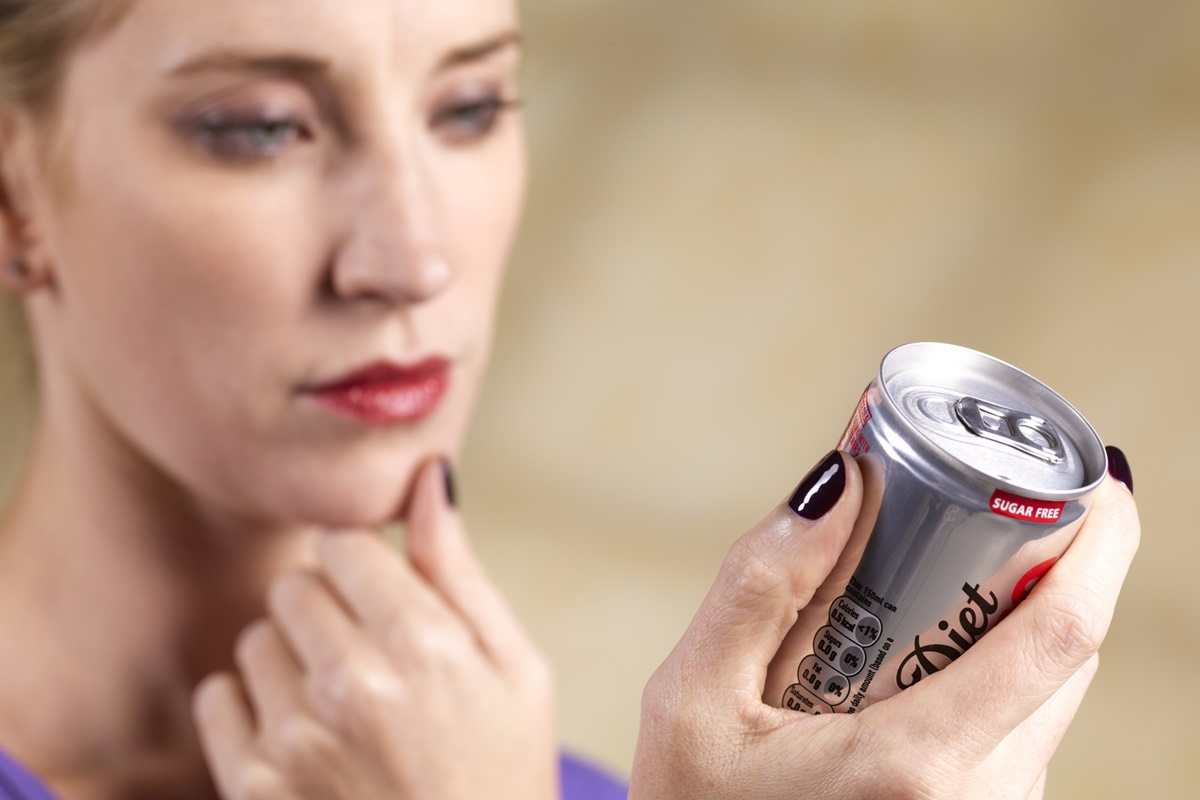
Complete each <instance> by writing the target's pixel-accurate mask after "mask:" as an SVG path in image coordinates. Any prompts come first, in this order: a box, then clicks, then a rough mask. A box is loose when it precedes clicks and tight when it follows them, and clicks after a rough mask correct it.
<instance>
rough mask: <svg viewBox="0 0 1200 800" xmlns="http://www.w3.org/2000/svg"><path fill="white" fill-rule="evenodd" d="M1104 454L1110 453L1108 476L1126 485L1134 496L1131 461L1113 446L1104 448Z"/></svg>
mask: <svg viewBox="0 0 1200 800" xmlns="http://www.w3.org/2000/svg"><path fill="white" fill-rule="evenodd" d="M1104 452H1106V453H1108V474H1109V475H1112V476H1113V477H1114V478H1116V479H1117V480H1119V481H1120V482H1121V483H1123V484H1125V488H1126V489H1128V490H1129V493H1130V494H1133V470H1131V469H1130V468H1129V459H1128V458H1126V457H1125V454H1124V453H1122V452H1121V450H1120V449H1119V448H1116V447H1113V446H1112V445H1109V446H1108V447H1106V448H1104Z"/></svg>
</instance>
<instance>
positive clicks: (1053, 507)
mask: <svg viewBox="0 0 1200 800" xmlns="http://www.w3.org/2000/svg"><path fill="white" fill-rule="evenodd" d="M1065 505H1066V503H1065V502H1062V501H1060V502H1057V503H1056V502H1052V501H1050V500H1034V499H1032V498H1029V497H1021V496H1020V495H1015V494H1009V493H1008V492H1002V491H1000V490H999V489H997V490H996V491H995V492H993V493H992V501H991V502H990V503H989V504H988V508H990V509H991V510H992V513H994V514H1002V515H1003V516H1006V517H1012V518H1013V519H1019V520H1022V521H1023V522H1040V523H1041V524H1043V525H1053V524H1055V523H1056V522H1058V520H1059V518H1061V517H1062V510H1063V506H1065Z"/></svg>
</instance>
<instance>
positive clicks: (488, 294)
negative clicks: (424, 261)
mask: <svg viewBox="0 0 1200 800" xmlns="http://www.w3.org/2000/svg"><path fill="white" fill-rule="evenodd" d="M519 131H520V128H519V126H516V125H514V126H513V132H512V133H510V134H509V135H507V136H506V137H505V138H504V139H503V140H501V141H500V142H499V143H498V145H499V146H497V147H496V148H495V149H494V150H493V151H492V152H490V153H489V154H488V158H487V159H484V160H481V161H470V160H464V161H463V162H461V163H455V164H453V165H452V167H450V168H449V169H447V170H446V173H445V174H444V175H443V181H442V183H443V186H448V187H451V188H450V189H449V190H448V191H445V192H443V202H444V204H445V206H446V208H447V210H446V212H445V213H444V218H445V219H446V226H447V247H448V249H449V250H450V253H449V255H450V258H451V262H452V263H454V264H457V265H459V266H458V272H459V275H458V281H459V282H460V283H461V284H462V290H463V292H464V294H466V295H468V299H467V300H466V301H465V302H463V303H462V314H463V315H464V318H463V319H461V320H459V321H460V322H461V323H462V324H463V325H464V326H465V327H466V328H467V329H469V330H474V329H478V328H480V327H481V326H482V327H483V330H482V332H481V334H482V336H483V338H484V340H485V343H486V341H487V339H489V338H490V323H491V319H492V313H493V306H494V304H495V302H496V300H497V299H498V297H499V292H500V282H501V280H502V278H503V275H504V269H505V266H506V264H507V262H508V254H509V250H510V248H511V246H512V242H513V238H514V236H515V234H516V230H517V225H518V223H519V221H520V217H521V212H522V210H523V207H524V200H525V189H526V166H525V150H524V139H523V137H522V136H521V135H519Z"/></svg>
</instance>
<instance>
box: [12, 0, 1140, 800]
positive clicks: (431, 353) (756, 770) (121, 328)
mask: <svg viewBox="0 0 1200 800" xmlns="http://www.w3.org/2000/svg"><path fill="white" fill-rule="evenodd" d="M0 9H2V10H0V30H2V31H3V33H0V74H2V76H3V77H2V81H3V85H2V86H0V92H2V93H3V101H4V104H3V124H2V126H0V136H2V139H0V180H2V182H3V195H2V196H3V219H2V222H3V225H2V236H0V246H2V248H3V249H2V250H0V263H6V264H7V265H8V266H7V268H6V269H5V270H4V276H3V284H4V286H5V288H6V289H7V290H9V291H10V292H12V293H14V294H15V295H17V296H19V297H20V298H21V302H22V304H23V305H24V308H25V311H26V314H27V317H28V322H29V328H30V332H31V338H32V341H33V343H34V351H35V357H36V363H37V371H38V388H39V418H38V424H37V431H36V435H35V440H34V444H33V447H32V451H31V455H30V458H29V462H28V464H27V468H26V470H25V473H24V477H23V481H22V483H21V485H20V487H19V489H18V491H17V493H16V495H15V497H14V499H13V502H12V503H11V506H10V508H9V509H8V510H7V514H6V516H5V518H4V521H3V525H2V530H0V642H4V643H5V646H4V648H3V649H2V650H0V675H2V676H3V683H2V688H0V744H2V745H3V747H4V748H5V749H6V750H7V752H8V753H9V754H10V756H11V758H10V759H8V760H7V761H6V762H5V763H7V764H8V766H7V767H6V769H7V772H5V773H4V774H7V775H8V776H9V777H8V781H9V783H8V791H10V792H14V791H18V790H17V789H13V788H12V787H13V786H15V785H16V784H15V781H16V780H17V778H16V777H14V776H17V775H18V774H21V775H22V776H23V777H21V779H20V780H21V781H23V787H24V788H23V789H21V791H25V792H28V793H31V794H30V796H44V795H38V794H37V792H39V791H43V789H40V788H36V787H34V786H33V782H32V779H31V778H30V777H29V776H28V775H27V774H24V773H26V772H32V773H35V774H36V775H37V776H38V779H39V781H40V782H41V783H43V784H44V785H45V787H48V789H49V790H50V791H53V792H54V793H55V795H57V796H59V797H62V798H115V797H126V798H127V797H172V798H183V797H211V796H213V795H214V792H219V794H220V795H221V796H224V797H227V798H258V797H270V798H315V797H321V798H371V797H405V798H410V797H411V798H416V797H437V798H457V797H472V798H474V797H481V796H486V797H491V798H507V797H513V798H517V797H520V798H550V797H555V796H557V794H558V788H557V786H556V785H555V784H556V772H557V771H558V758H557V756H556V752H555V744H554V723H553V699H552V692H551V680H550V677H549V670H548V669H547V667H546V665H545V663H544V661H543V660H542V658H541V656H540V655H539V654H538V653H537V651H536V649H535V648H534V647H533V646H532V645H531V643H530V642H529V640H528V639H527V637H526V636H525V634H524V633H523V632H522V630H521V628H520V625H519V624H518V623H517V621H516V620H515V619H514V618H513V616H512V614H511V612H510V611H509V610H508V609H507V607H506V606H505V604H504V602H503V600H502V598H500V597H499V596H498V595H497V593H496V591H495V589H494V588H492V586H491V585H490V584H489V583H488V581H487V579H486V577H485V576H484V574H483V570H482V569H481V568H480V566H479V564H478V562H477V561H476V560H475V558H474V557H473V555H472V553H471V550H470V547H469V545H468V544H467V540H466V538H465V536H464V534H463V531H462V529H461V525H460V520H459V518H458V516H457V514H456V512H455V509H454V493H453V483H452V478H451V473H452V468H451V465H452V463H453V461H454V458H455V455H456V453H457V452H458V450H459V448H460V446H461V444H462V436H463V432H464V430H465V427H466V423H467V420H468V417H469V414H470V410H471V406H472V403H473V401H474V398H475V394H476V391H477V388H478V385H479V381H480V378H481V375H482V370H483V367H484V362H485V361H486V357H487V351H488V345H489V337H490V328H491V319H492V314H493V308H494V302H495V299H496V295H497V287H498V282H499V279H500V275H501V271H502V268H503V263H504V259H505V254H506V251H507V248H508V245H509V242H510V240H511V237H512V233H513V229H514V226H515V224H516V220H517V217H518V212H519V208H520V205H521V200H522V195H523V190H524V151H523V143H522V135H521V125H520V119H519V117H518V116H517V115H516V114H515V113H513V112H514V109H515V108H516V106H517V102H518V98H517V94H516V91H517V86H516V68H517V62H518V58H519V50H520V39H519V36H518V32H517V30H518V29H517V19H516V12H515V8H514V7H513V3H512V0H439V2H437V3H425V2H419V0H358V1H357V2H354V3H342V2H330V0H288V2H282V0H253V1H252V2H247V0H206V2H204V3H188V2H180V1H179V0H123V1H121V2H118V1H117V0H53V1H51V0H23V1H18V0H6V2H4V3H3V5H2V6H0ZM831 458H835V459H837V460H838V463H840V464H844V466H845V481H844V482H843V483H842V484H841V485H840V486H841V488H840V489H839V491H838V492H837V493H836V494H832V493H827V494H826V495H825V496H824V497H823V500H824V502H823V504H822V506H821V511H822V512H823V513H822V514H820V515H814V516H815V517H816V518H815V519H808V518H804V517H800V516H798V515H796V514H794V513H792V512H791V511H790V510H789V509H787V508H786V507H784V506H781V507H780V508H778V509H776V510H775V511H774V512H772V514H770V515H769V516H768V517H767V518H766V520H764V522H763V523H762V524H761V525H760V526H758V527H757V528H756V529H755V530H753V531H751V532H750V533H749V534H747V536H746V537H744V538H743V539H742V540H741V541H740V543H739V545H737V546H735V548H734V549H733V551H731V554H730V558H729V559H728V561H727V562H726V564H725V566H724V568H723V569H722V572H721V576H720V578H719V579H718V582H717V584H716V586H715V587H714V590H713V592H712V594H711V595H710V597H709V598H708V599H707V600H706V602H705V605H704V607H703V608H702V609H701V612H700V613H699V614H698V615H697V618H696V621H695V623H694V624H693V627H692V629H691V630H689V632H688V634H687V635H686V636H685V638H684V640H683V641H682V642H681V643H680V645H679V647H677V648H676V651H675V652H674V653H673V654H672V656H671V658H670V659H669V660H668V661H667V663H666V664H665V665H664V666H663V668H662V669H661V670H660V671H659V673H658V674H657V675H656V676H655V678H654V679H653V680H652V682H651V685H650V687H649V688H648V689H647V693H646V700H645V711H646V713H645V715H644V721H643V726H642V734H641V738H640V740H639V750H638V758H637V762H636V764H635V769H634V778H633V782H634V785H633V787H632V789H631V796H634V797H713V798H716V797H730V798H732V797H751V796H755V797H757V796H762V797H768V796H770V797H774V796H778V797H794V796H804V795H807V794H813V795H815V796H859V797H861V796H865V795H870V794H879V793H882V792H884V791H889V792H890V791H892V790H895V789H896V788H897V787H900V788H904V789H911V790H912V791H913V792H916V793H919V792H922V791H923V792H925V794H929V795H944V796H949V795H953V796H956V797H970V796H975V795H976V794H978V793H981V792H986V793H987V794H988V795H995V794H998V793H1001V792H997V791H996V786H995V781H994V779H995V778H996V776H1003V777H1004V779H1005V781H1006V782H1007V783H1006V786H1009V787H1011V788H1012V796H1021V797H1025V796H1029V795H1030V794H1031V793H1032V794H1038V793H1039V792H1040V780H1041V778H1042V776H1043V770H1044V767H1045V764H1046V761H1047V760H1048V758H1049V756H1050V754H1051V753H1052V752H1053V749H1054V746H1055V744H1056V743H1057V741H1058V739H1059V737H1061V734H1062V731H1063V730H1064V729H1065V726H1066V723H1067V722H1068V721H1069V720H1070V717H1071V716H1072V715H1073V713H1074V709H1075V708H1076V707H1077V704H1078V702H1079V700H1080V699H1081V698H1082V693H1083V690H1084V689H1085V688H1086V685H1087V682H1088V680H1089V679H1090V676H1091V674H1092V673H1093V671H1094V665H1095V660H1094V657H1093V653H1094V652H1095V649H1096V647H1097V646H1098V645H1099V640H1100V639H1101V638H1102V637H1103V631H1104V628H1105V626H1106V624H1107V620H1108V618H1109V616H1110V615H1111V610H1112V604H1113V603H1114V602H1115V599H1116V593H1117V590H1118V589H1119V586H1120V582H1121V579H1122V577H1123V575H1124V571H1125V569H1126V568H1127V566H1128V563H1129V559H1130V558H1132V555H1133V550H1134V548H1135V547H1136V540H1137V527H1136V515H1135V512H1134V511H1133V506H1132V502H1131V501H1130V500H1129V498H1128V493H1127V492H1125V491H1124V490H1122V489H1120V488H1119V487H1117V486H1116V484H1114V483H1112V482H1110V483H1109V485H1106V487H1105V488H1104V490H1103V491H1102V492H1101V496H1100V498H1099V499H1098V501H1097V505H1096V509H1095V511H1094V513H1093V515H1092V520H1093V521H1092V522H1090V523H1089V525H1088V526H1087V528H1085V530H1084V531H1083V532H1082V533H1081V534H1080V536H1079V539H1078V545H1077V546H1073V547H1072V550H1071V552H1070V553H1069V554H1068V556H1067V557H1065V558H1064V559H1063V560H1062V562H1061V563H1060V566H1059V567H1058V568H1056V570H1055V571H1054V572H1053V573H1052V574H1051V576H1050V577H1048V578H1047V579H1046V580H1045V581H1043V584H1045V585H1044V586H1042V587H1041V588H1039V590H1038V591H1037V592H1036V593H1035V594H1034V597H1037V598H1040V602H1037V603H1035V602H1032V600H1031V601H1030V602H1027V603H1026V604H1024V605H1023V606H1022V607H1021V608H1020V609H1018V611H1017V612H1014V614H1013V615H1012V616H1011V617H1010V619H1009V621H1006V623H1005V626H1004V627H1002V628H1001V629H998V630H997V632H996V633H995V634H993V635H992V636H990V637H988V638H987V639H985V640H984V641H983V642H982V643H981V644H980V645H979V646H978V647H977V648H975V649H974V650H972V651H971V652H970V653H968V654H967V655H965V656H964V657H963V658H962V659H960V662H961V663H962V664H963V665H964V668H962V669H949V670H946V671H945V672H944V673H942V675H943V676H944V677H943V678H941V679H939V680H936V681H935V680H931V681H928V682H927V683H928V685H925V684H922V685H921V686H918V687H916V688H914V689H913V690H911V691H909V692H906V693H905V694H904V695H901V696H899V697H897V698H895V699H893V700H889V701H888V702H886V703H881V704H879V706H878V707H877V708H878V710H877V711H875V710H872V713H867V714H862V715H859V716H858V717H857V718H855V719H849V718H839V719H827V718H808V717H802V716H800V715H795V714H792V713H791V712H783V711H781V710H778V709H770V708H768V707H766V706H764V705H762V703H761V701H760V699H759V697H760V695H761V681H760V680H759V679H760V678H761V677H762V674H763V673H764V672H765V668H766V667H765V665H766V663H767V661H769V659H770V655H771V654H773V652H774V650H773V649H772V648H773V646H778V642H779V639H781V638H782V633H783V632H784V631H786V627H787V621H788V618H789V615H790V616H791V617H792V618H794V614H795V609H796V608H797V607H798V605H803V603H804V602H805V601H806V599H807V597H808V596H811V594H812V591H813V590H814V589H815V587H816V585H818V584H819V583H820V581H821V580H822V578H823V577H824V574H825V573H827V572H828V570H829V568H830V567H831V566H832V563H833V561H834V560H835V559H836V557H837V554H838V553H839V552H840V551H841V546H842V544H843V543H844V541H845V538H846V536H847V535H848V533H849V527H850V524H851V523H852V522H853V519H854V518H855V516H856V514H857V509H858V502H859V497H860V488H859V485H860V484H859V475H858V472H857V470H856V468H855V465H854V463H853V461H850V460H846V459H843V458H842V457H841V456H838V455H834V456H831ZM1126 478H1127V480H1126V483H1127V485H1131V480H1129V479H1128V477H1127V476H1126ZM395 519H402V520H404V522H405V523H406V528H407V535H406V547H405V550H406V552H405V553H404V554H403V555H401V554H399V553H397V552H396V551H395V550H393V549H392V548H390V547H389V546H388V545H387V544H386V543H385V541H384V540H383V539H382V538H381V537H380V536H379V535H378V534H377V533H376V531H377V530H378V528H379V526H381V525H383V524H385V523H387V522H389V521H392V520H395ZM1071 587H1087V592H1088V594H1086V595H1084V596H1083V598H1082V599H1077V598H1075V597H1074V596H1072V595H1071V591H1072V589H1071ZM1060 612H1067V613H1070V614H1073V616H1070V617H1068V619H1071V620H1073V621H1074V622H1075V623H1077V624H1071V625H1066V626H1063V625H1059V624H1056V620H1057V619H1059V618H1060ZM1001 631H1008V633H1007V634H1005V633H1001ZM772 642H773V643H774V644H772ZM968 664H974V665H975V667H976V671H974V672H972V671H971V670H970V668H969V667H967V665H968ZM1031 665H1032V667H1033V672H1018V668H1019V667H1024V668H1026V669H1027V670H1028V669H1029V668H1030V667H1031ZM1018 675H1019V676H1020V679H1019V680H1018V678H1017V676H1018ZM981 677H982V678H983V681H982V682H981V680H980V679H981ZM756 682H757V686H758V689H757V693H756V689H755V684H756ZM989 683H990V685H989ZM983 700H988V702H982V701H983ZM964 703H965V704H967V705H968V706H969V707H970V708H971V709H972V711H971V713H963V714H953V715H938V716H937V722H936V723H935V722H933V721H931V720H932V719H933V717H931V716H930V714H929V712H930V711H931V710H940V709H948V708H951V707H958V705H960V704H964ZM914 709H919V711H917V710H914ZM846 754H851V755H853V756H854V757H855V759H858V760H857V761H855V762H854V763H860V764H863V763H867V759H868V758H869V759H870V762H871V763H874V764H877V765H879V768H878V769H876V770H870V771H868V770H861V769H857V770H856V769H854V768H852V767H850V766H847V763H849V762H846V761H844V760H842V758H841V757H842V756H845V755H846ZM835 755H836V756H838V757H837V758H835V757H834V756H835ZM17 764H21V765H24V766H23V767H18V766H17ZM565 774H571V775H573V774H575V772H574V767H570V768H569V770H568V772H567V773H565ZM4 787H5V784H2V783H0V792H2V791H3V790H4ZM592 790H595V791H597V792H598V793H597V794H595V795H594V796H596V797H602V796H612V792H613V791H619V789H615V787H612V786H605V787H601V788H599V789H596V787H595V786H593V787H591V788H588V787H584V786H582V785H575V784H571V785H567V786H565V787H564V793H565V794H566V795H567V796H569V797H570V796H574V797H580V798H582V797H584V796H588V795H585V794H584V792H586V791H592ZM605 791H607V792H609V794H608V795H605V794H603V792H605ZM838 792H843V793H844V795H839V794H838ZM1001 794H1002V793H1001Z"/></svg>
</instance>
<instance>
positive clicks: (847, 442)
mask: <svg viewBox="0 0 1200 800" xmlns="http://www.w3.org/2000/svg"><path fill="white" fill-rule="evenodd" d="M870 393H871V387H870V386H867V390H866V391H865V392H863V395H862V399H861V400H859V401H858V408H856V409H855V410H854V416H853V417H851V418H850V424H849V425H847V426H846V432H845V433H844V434H842V444H841V447H842V449H843V450H849V451H850V455H852V456H857V455H862V454H863V453H866V452H869V451H870V449H871V443H870V442H868V441H867V440H866V439H865V438H864V437H863V435H862V430H863V428H865V427H867V423H868V422H870V421H871V405H870V403H869V402H867V396H868V395H869V394H870Z"/></svg>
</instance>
